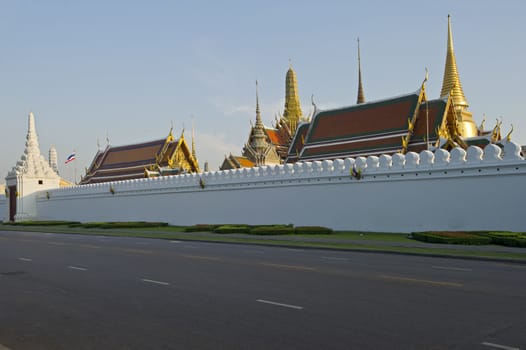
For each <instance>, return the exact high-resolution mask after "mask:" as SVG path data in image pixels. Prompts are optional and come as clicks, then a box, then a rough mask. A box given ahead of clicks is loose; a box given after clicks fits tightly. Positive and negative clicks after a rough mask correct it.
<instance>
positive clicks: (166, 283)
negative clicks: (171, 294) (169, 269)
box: [141, 278, 170, 286]
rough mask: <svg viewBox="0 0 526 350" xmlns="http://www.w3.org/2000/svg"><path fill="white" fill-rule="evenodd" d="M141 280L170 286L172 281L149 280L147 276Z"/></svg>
mask: <svg viewBox="0 0 526 350" xmlns="http://www.w3.org/2000/svg"><path fill="white" fill-rule="evenodd" d="M141 281H143V282H147V283H153V284H160V285H163V286H169V285H170V283H168V282H163V281H156V280H149V279H146V278H141Z"/></svg>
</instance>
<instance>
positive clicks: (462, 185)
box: [0, 143, 526, 232]
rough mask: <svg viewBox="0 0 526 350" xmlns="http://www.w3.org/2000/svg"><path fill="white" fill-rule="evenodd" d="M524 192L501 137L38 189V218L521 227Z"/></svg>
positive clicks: (524, 178)
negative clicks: (449, 146)
mask: <svg viewBox="0 0 526 350" xmlns="http://www.w3.org/2000/svg"><path fill="white" fill-rule="evenodd" d="M353 166H355V167H356V169H360V170H361V175H362V178H361V179H357V178H355V177H352V176H351V175H350V172H351V169H352V168H353ZM201 184H202V185H203V187H202V186H201ZM525 193H526V161H525V160H524V159H523V158H522V157H521V155H520V146H518V145H516V144H514V143H506V145H505V147H504V152H503V153H502V154H501V149H500V148H499V147H498V146H495V145H488V146H487V147H486V148H485V149H484V151H482V150H481V149H480V148H478V147H470V148H469V149H468V150H467V152H466V151H464V150H463V149H461V148H456V149H453V150H452V151H451V153H449V152H447V151H445V150H441V149H439V150H437V151H436V152H435V153H432V152H430V151H423V152H421V153H420V154H417V153H412V152H410V153H408V154H406V155H401V154H395V155H393V156H387V155H382V156H380V157H375V156H371V157H368V158H363V157H359V158H356V159H352V158H348V159H345V160H335V161H329V160H325V161H323V162H319V161H316V162H306V163H296V164H285V165H277V166H264V167H259V168H242V169H237V170H228V171H217V172H207V173H203V174H187V175H179V176H165V177H158V178H152V179H138V180H127V181H119V182H112V183H103V184H92V185H83V186H75V187H70V188H62V189H55V190H48V191H41V192H39V193H38V196H37V219H38V220H75V221H82V222H90V221H141V220H143V221H162V222H168V223H170V224H173V225H193V224H205V223H210V224H221V223H232V224H237V223H247V224H288V223H292V224H294V225H296V226H303V225H319V226H327V227H331V228H333V229H338V230H343V229H345V230H360V231H381V232H412V231H428V230H448V231H452V230H468V231H469V230H509V231H526V221H525V220H524V217H523V216H522V215H523V213H524V204H525V199H524V195H525ZM0 205H1V204H0Z"/></svg>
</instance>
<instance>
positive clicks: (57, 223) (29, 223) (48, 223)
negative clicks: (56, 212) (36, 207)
mask: <svg viewBox="0 0 526 350" xmlns="http://www.w3.org/2000/svg"><path fill="white" fill-rule="evenodd" d="M78 223H79V222H77V221H19V222H5V223H4V225H12V226H61V225H62V226H64V225H72V224H78Z"/></svg>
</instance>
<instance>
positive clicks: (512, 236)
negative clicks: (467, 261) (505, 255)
mask: <svg viewBox="0 0 526 350" xmlns="http://www.w3.org/2000/svg"><path fill="white" fill-rule="evenodd" d="M483 235H484V236H485V237H489V238H491V242H492V243H493V244H498V245H503V246H507V247H526V233H516V232H487V233H483Z"/></svg>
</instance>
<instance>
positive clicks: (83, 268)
mask: <svg viewBox="0 0 526 350" xmlns="http://www.w3.org/2000/svg"><path fill="white" fill-rule="evenodd" d="M68 269H72V270H79V271H88V269H86V268H85V267H78V266H68Z"/></svg>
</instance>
